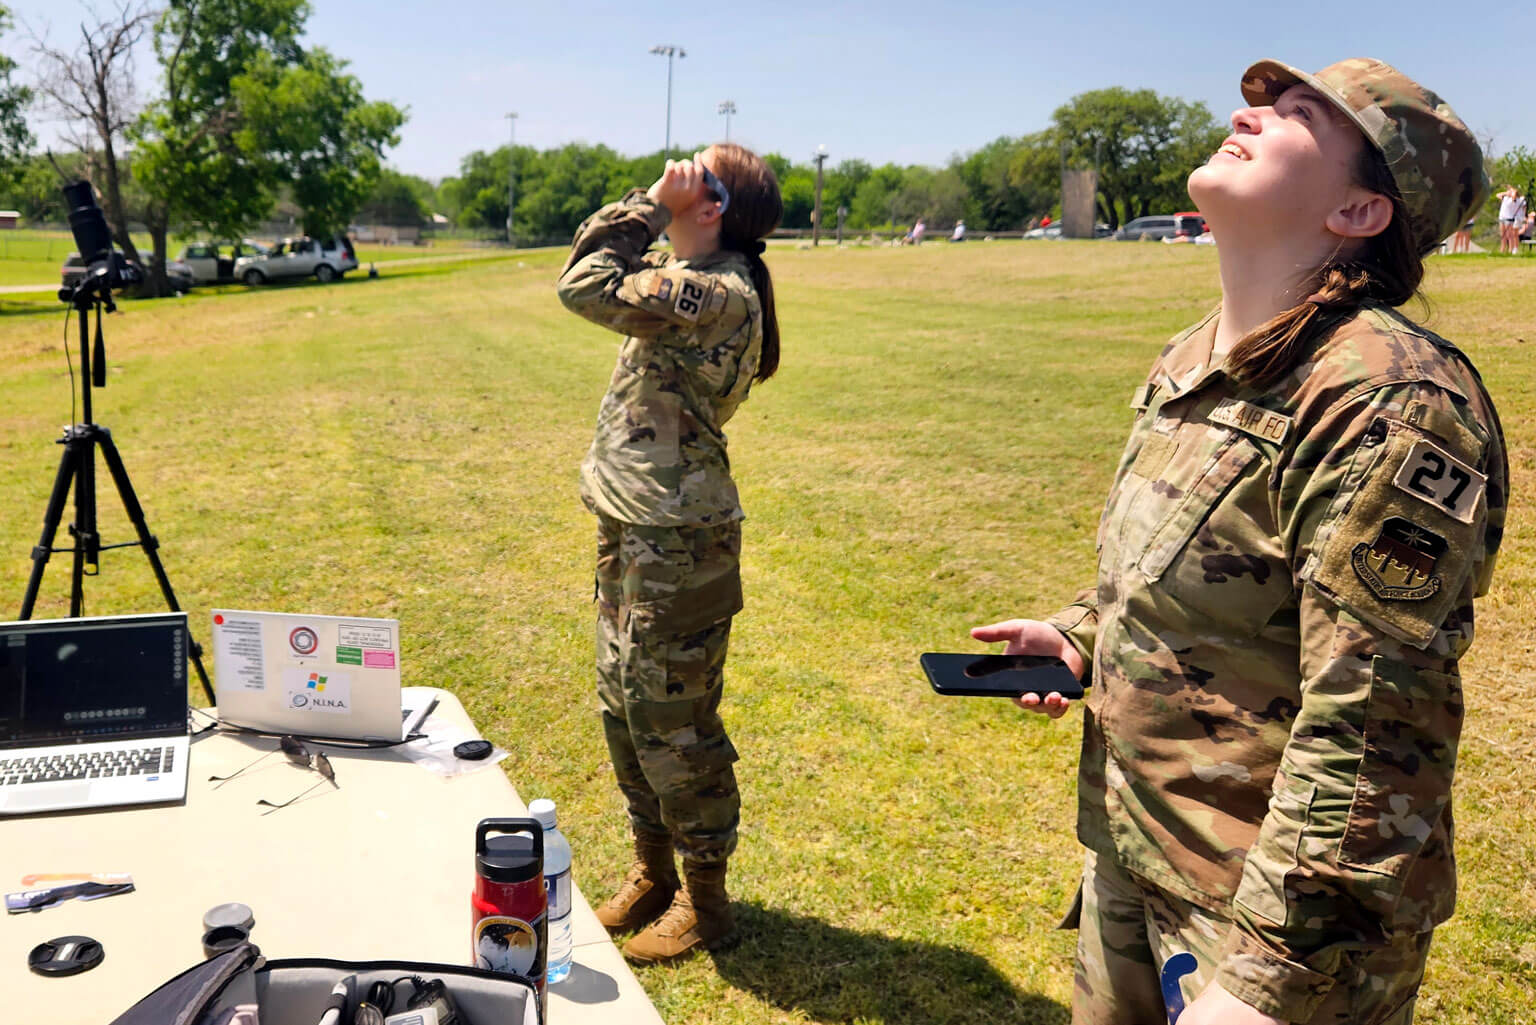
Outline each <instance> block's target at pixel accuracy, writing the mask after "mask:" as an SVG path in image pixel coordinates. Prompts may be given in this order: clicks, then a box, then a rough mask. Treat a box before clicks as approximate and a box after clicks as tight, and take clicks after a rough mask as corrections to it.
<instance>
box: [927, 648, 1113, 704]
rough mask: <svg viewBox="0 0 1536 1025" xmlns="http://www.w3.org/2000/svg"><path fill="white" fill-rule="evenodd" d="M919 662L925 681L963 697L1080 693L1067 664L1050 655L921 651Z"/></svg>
mask: <svg viewBox="0 0 1536 1025" xmlns="http://www.w3.org/2000/svg"><path fill="white" fill-rule="evenodd" d="M918 662H919V663H920V664H921V665H922V667H923V672H925V673H927V674H928V682H929V683H931V684H933V689H934V690H935V691H937V692H938V693H940V694H953V695H959V696H964V697H996V698H1016V697H1018V696H1019V695H1021V694H1038V695H1040V696H1041V697H1042V698H1043V697H1045V696H1046V695H1047V694H1050V693H1052V692H1055V693H1057V694H1060V695H1061V696H1062V697H1064V698H1080V697H1082V696H1083V685H1082V684H1081V683H1079V682H1078V679H1077V677H1075V676H1073V675H1072V670H1070V669H1068V668H1067V664H1066V663H1065V662H1063V661H1062V660H1061V659H1059V658H1056V657H1055V656H1053V655H974V654H972V655H962V654H957V653H954V652H942V651H928V652H924V653H923V655H922V657H920V658H919V659H918Z"/></svg>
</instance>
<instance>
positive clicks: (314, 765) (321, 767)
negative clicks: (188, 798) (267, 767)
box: [208, 736, 341, 815]
mask: <svg viewBox="0 0 1536 1025" xmlns="http://www.w3.org/2000/svg"><path fill="white" fill-rule="evenodd" d="M277 745H278V747H277V749H278V751H281V752H282V753H283V754H284V755H285V756H286V757H287V759H288V760H289V761H290V762H292V763H293V764H294V765H301V766H303V767H304V768H306V769H314V770H315V771H316V772H318V773H319V774H320V775H321V776H322V777H324V778H323V779H321V780H320V782H319V783H316V784H315V786H312V787H310V788H309V789H308V790H305V791H303V793H300V794H298V795H297V796H295V797H290V798H289V799H288V800H286V801H284V802H283V803H282V804H274V803H273V802H271V801H268V800H266V799H265V798H263V799H261V800H259V801H257V802H256V803H257V804H261V805H265V806H267V807H268V808H270V809H272V811H276V810H277V809H279V808H286V807H288V806H289V805H290V804H292V803H293V802H294V801H297V800H298V799H299V798H300V797H303V796H304V795H305V794H307V793H309V792H310V791H311V790H314V789H315V787H318V786H321V785H323V784H325V783H330V785H331V786H333V787H335V788H336V789H337V790H340V789H341V784H340V783H337V782H336V770H335V769H333V768H331V760H330V759H329V758H327V757H326V756H325V753H324V752H317V753H314V754H311V753H310V750H309V748H307V747H305V746H304V742H303V741H302V740H300V739H299V738H298V737H294V736H284V737H280V738H279V739H278V742H277ZM275 753H276V752H274V751H268V752H267V753H266V754H264V755H262V756H261V757H260V758H258V759H256V761H254V762H251V763H250V764H248V765H244V766H242V767H241V768H239V769H237V770H235V771H234V772H232V773H230V774H229V775H228V776H209V777H208V779H209V780H210V781H212V782H216V783H218V784H219V785H220V786H222V785H223V784H224V783H227V782H228V781H229V780H232V779H234V778H235V777H236V776H238V775H240V774H241V773H242V772H244V771H245V770H246V769H249V768H252V767H253V766H255V765H257V764H258V763H260V762H262V761H264V760H265V759H266V758H267V757H268V756H270V755H273V754H275ZM214 789H215V790H217V789H218V787H215V788H214ZM271 813H272V812H262V814H263V815H270V814H271Z"/></svg>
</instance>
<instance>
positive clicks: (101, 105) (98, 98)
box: [32, 3, 154, 264]
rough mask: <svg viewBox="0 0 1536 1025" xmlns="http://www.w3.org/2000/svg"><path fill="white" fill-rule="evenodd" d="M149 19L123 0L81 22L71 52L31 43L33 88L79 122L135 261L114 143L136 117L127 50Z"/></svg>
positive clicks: (120, 235)
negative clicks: (115, 7)
mask: <svg viewBox="0 0 1536 1025" xmlns="http://www.w3.org/2000/svg"><path fill="white" fill-rule="evenodd" d="M153 18H154V12H153V11H151V10H150V9H149V8H148V7H147V6H141V5H139V4H136V3H125V4H124V5H123V6H122V7H120V8H118V10H117V12H116V13H115V14H113V15H101V16H98V17H96V18H95V24H91V23H89V22H85V23H82V24H81V25H80V38H81V41H80V44H79V46H78V47H77V48H76V49H74V50H72V51H68V50H62V49H59V48H57V47H53V46H49V45H48V43H47V42H45V41H44V40H42V39H34V43H33V47H32V51H33V55H34V57H35V58H36V59H37V65H38V68H37V74H38V81H39V85H38V88H39V91H40V92H41V93H42V95H43V97H44V99H45V100H46V101H47V103H48V105H49V106H50V107H52V109H53V110H54V111H55V112H57V113H59V114H61V115H62V116H63V117H64V118H65V119H66V120H67V121H68V122H70V123H71V124H72V125H76V126H83V127H84V129H85V131H84V132H83V133H81V134H80V135H79V136H78V137H77V140H76V141H77V142H78V144H79V148H80V149H81V150H82V151H84V152H85V153H86V165H87V167H88V168H89V169H90V177H91V178H92V179H93V184H95V185H96V186H97V188H98V189H99V191H100V193H101V205H102V212H103V213H104V214H105V215H106V219H107V224H108V225H110V226H111V228H112V233H113V235H114V236H115V237H116V242H117V245H118V246H119V247H120V248H121V249H122V251H123V255H124V256H126V257H127V258H128V259H129V260H132V261H133V262H135V263H140V264H142V262H143V261H142V260H141V259H140V257H139V250H138V247H137V246H135V245H134V244H133V236H132V235H130V234H129V232H128V213H127V210H126V208H125V206H124V202H123V183H124V181H125V180H126V179H127V177H128V170H127V167H126V166H124V164H123V162H122V161H121V160H120V154H119V143H120V142H121V141H123V139H124V133H125V132H126V131H127V130H128V128H129V127H130V126H131V125H132V124H133V123H134V121H135V119H136V118H137V116H138V112H137V111H136V110H135V109H134V106H133V100H132V97H133V88H132V82H133V51H134V48H135V47H136V46H137V45H138V42H139V40H140V39H142V38H143V36H144V32H145V30H146V29H147V27H148V26H149V24H150V22H151V20H152V19H153ZM97 146H99V147H100V149H99V150H98V149H96V147H97Z"/></svg>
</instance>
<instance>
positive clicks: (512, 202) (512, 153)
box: [507, 111, 517, 249]
mask: <svg viewBox="0 0 1536 1025" xmlns="http://www.w3.org/2000/svg"><path fill="white" fill-rule="evenodd" d="M516 188H517V112H516V111H511V112H509V113H508V114H507V245H509V246H511V247H512V248H513V249H516V248H517V236H516V235H515V234H513V232H512V211H513V210H515V209H516V208H517V203H516Z"/></svg>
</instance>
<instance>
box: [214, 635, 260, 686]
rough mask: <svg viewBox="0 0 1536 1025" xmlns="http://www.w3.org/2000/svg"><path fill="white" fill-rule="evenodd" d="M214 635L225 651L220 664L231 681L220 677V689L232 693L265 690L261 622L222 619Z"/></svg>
mask: <svg viewBox="0 0 1536 1025" xmlns="http://www.w3.org/2000/svg"><path fill="white" fill-rule="evenodd" d="M215 636H216V637H217V639H218V644H219V646H220V647H221V648H222V649H223V650H224V655H225V658H224V660H223V665H224V666H226V667H227V668H228V669H230V670H231V679H228V680H225V679H223V678H220V680H219V687H220V688H233V689H235V690H265V689H266V682H265V681H266V678H265V676H264V675H263V672H262V669H263V667H262V652H261V623H260V621H258V620H255V619H229V618H225V619H224V622H223V623H222V624H221V629H220V630H219V631H218V633H217V634H215Z"/></svg>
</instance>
